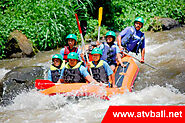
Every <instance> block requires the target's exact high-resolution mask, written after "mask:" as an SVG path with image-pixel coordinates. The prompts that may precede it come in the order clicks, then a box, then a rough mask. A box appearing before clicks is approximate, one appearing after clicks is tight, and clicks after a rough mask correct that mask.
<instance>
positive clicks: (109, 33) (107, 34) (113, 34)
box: [105, 31, 116, 41]
mask: <svg viewBox="0 0 185 123" xmlns="http://www.w3.org/2000/svg"><path fill="white" fill-rule="evenodd" d="M109 35H110V36H112V37H113V39H114V41H115V39H116V33H115V32H114V31H108V32H107V33H106V35H105V38H107V36H109Z"/></svg>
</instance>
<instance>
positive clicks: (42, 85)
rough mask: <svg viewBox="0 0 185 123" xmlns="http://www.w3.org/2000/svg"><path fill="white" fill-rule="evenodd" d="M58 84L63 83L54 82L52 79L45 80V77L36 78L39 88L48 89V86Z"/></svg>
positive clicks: (36, 84)
mask: <svg viewBox="0 0 185 123" xmlns="http://www.w3.org/2000/svg"><path fill="white" fill-rule="evenodd" d="M57 84H61V83H53V82H52V81H49V80H43V79H36V80H35V87H36V88H37V89H47V88H50V87H53V86H55V85H57Z"/></svg>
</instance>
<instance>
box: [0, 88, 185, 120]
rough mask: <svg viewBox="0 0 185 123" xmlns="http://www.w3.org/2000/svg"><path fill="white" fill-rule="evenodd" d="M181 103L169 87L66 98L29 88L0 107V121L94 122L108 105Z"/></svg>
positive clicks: (180, 96)
mask: <svg viewBox="0 0 185 123" xmlns="http://www.w3.org/2000/svg"><path fill="white" fill-rule="evenodd" d="M161 104H162V105H174V104H175V105H176V104H185V95H183V94H181V93H178V91H177V90H176V89H174V88H172V87H160V86H157V85H156V86H151V87H147V88H145V89H143V90H140V91H136V92H132V93H131V92H128V93H125V94H123V95H116V96H113V97H110V100H109V101H105V100H102V99H98V98H95V97H94V98H93V97H91V98H80V99H79V100H75V99H68V98H66V97H63V96H62V95H56V96H51V97H49V96H45V95H42V94H40V93H39V92H37V91H36V90H32V91H31V92H29V93H22V94H20V95H18V96H17V97H16V98H15V99H14V104H12V105H9V106H7V107H5V108H3V107H1V108H0V122H3V123H11V122H12V123H13V122H14V121H15V120H16V122H31V123H32V122H34V123H36V122H39V123H51V122H53V123H54V122H62V123H74V122H76V123H80V122H83V123H91V122H92V123H96V122H97V123H98V122H100V121H101V120H102V118H103V116H104V115H105V113H106V111H107V109H108V107H109V106H110V105H161Z"/></svg>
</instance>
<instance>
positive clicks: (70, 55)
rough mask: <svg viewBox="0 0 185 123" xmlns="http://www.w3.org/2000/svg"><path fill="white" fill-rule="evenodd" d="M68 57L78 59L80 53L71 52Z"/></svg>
mask: <svg viewBox="0 0 185 123" xmlns="http://www.w3.org/2000/svg"><path fill="white" fill-rule="evenodd" d="M67 59H77V60H78V54H77V53H75V52H71V53H69V54H68V55H67Z"/></svg>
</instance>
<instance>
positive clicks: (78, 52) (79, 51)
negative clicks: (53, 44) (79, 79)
mask: <svg viewBox="0 0 185 123" xmlns="http://www.w3.org/2000/svg"><path fill="white" fill-rule="evenodd" d="M64 50H65V48H62V49H61V50H60V54H61V55H62V57H63V58H64ZM81 53H82V51H81V49H79V48H78V49H77V54H78V58H79V60H80V61H82V59H81V57H80V54H81Z"/></svg>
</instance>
